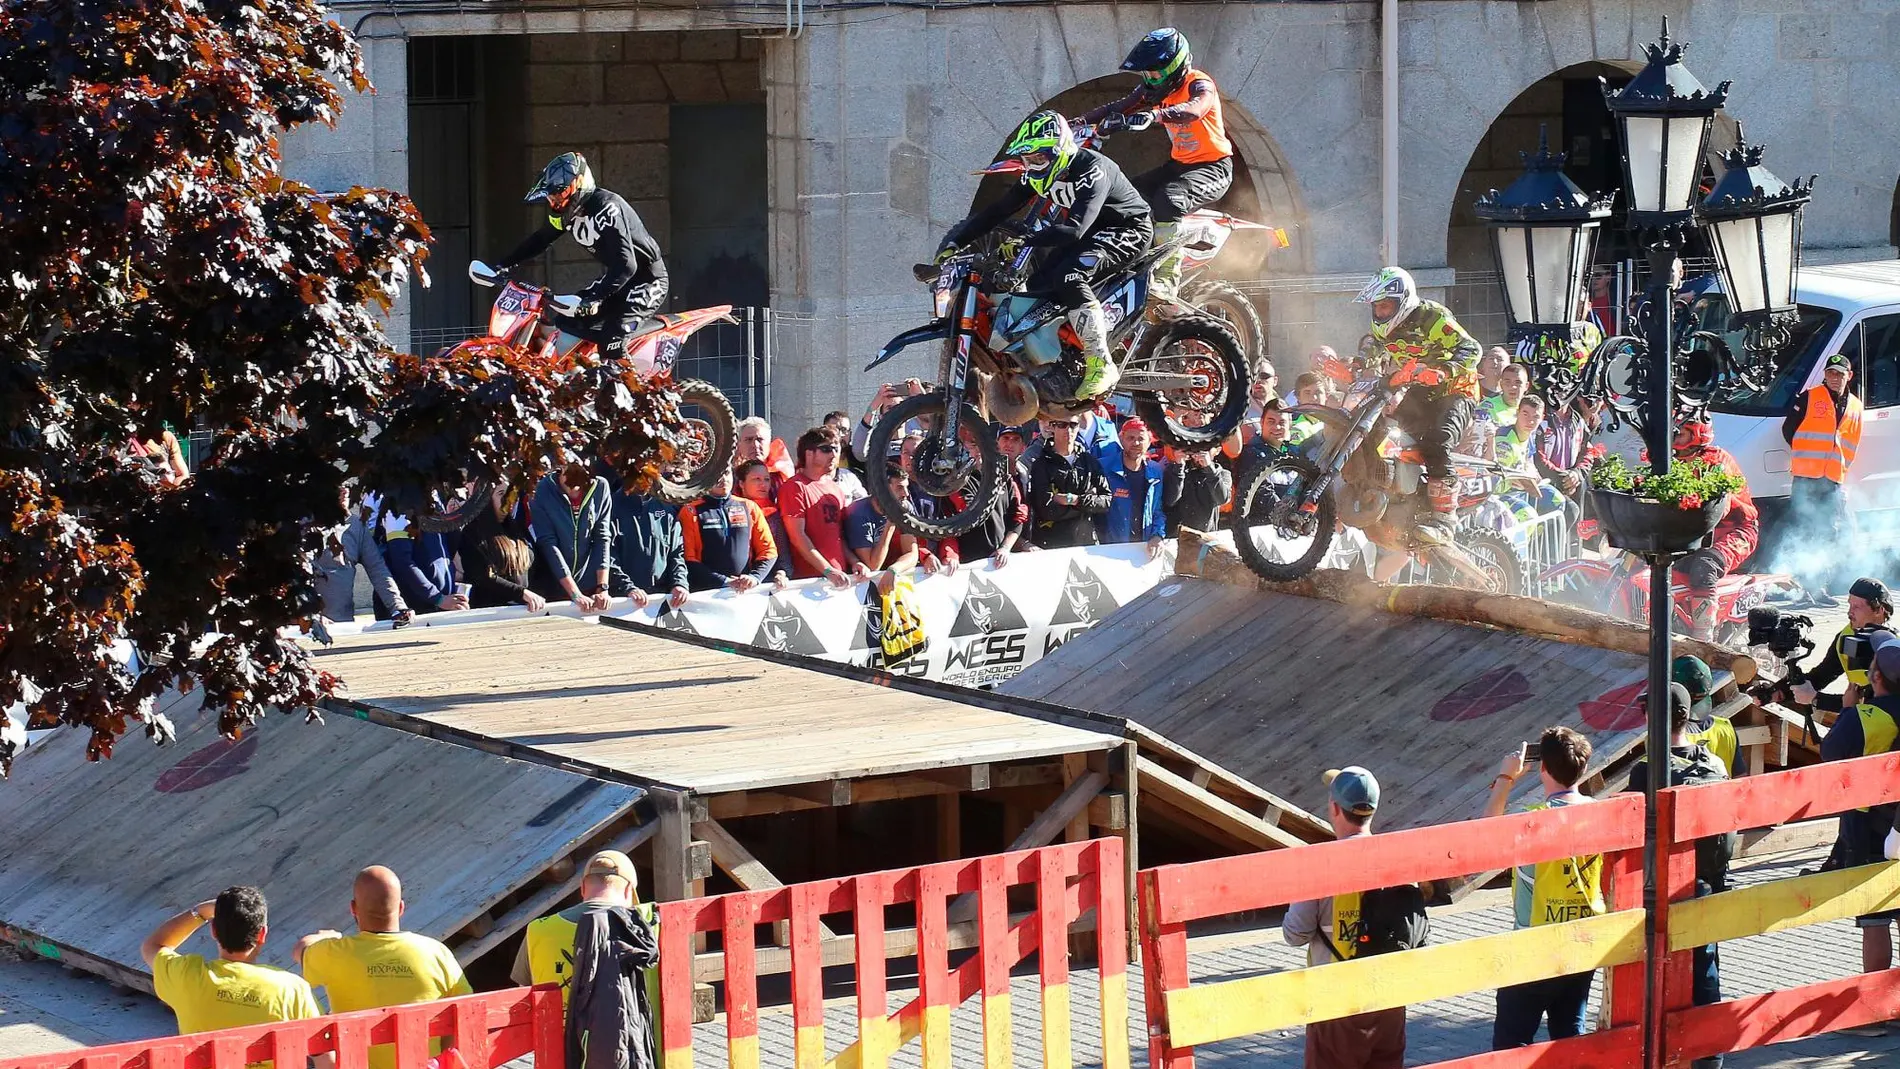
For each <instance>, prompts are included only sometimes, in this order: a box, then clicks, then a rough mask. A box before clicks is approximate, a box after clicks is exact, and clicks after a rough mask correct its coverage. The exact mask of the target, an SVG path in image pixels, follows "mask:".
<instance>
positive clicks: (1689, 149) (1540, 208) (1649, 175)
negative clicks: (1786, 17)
mask: <svg viewBox="0 0 1900 1069" xmlns="http://www.w3.org/2000/svg"><path fill="white" fill-rule="evenodd" d="M1684 49H1685V46H1684V45H1682V44H1681V43H1678V42H1672V41H1671V40H1670V39H1669V20H1668V19H1667V18H1665V19H1664V20H1663V30H1662V38H1661V40H1660V41H1658V42H1657V43H1656V44H1653V45H1648V46H1646V47H1645V49H1644V51H1645V53H1646V55H1647V57H1648V62H1647V63H1646V64H1645V66H1644V67H1643V69H1642V71H1641V72H1640V73H1638V74H1637V75H1636V77H1635V78H1634V79H1633V80H1631V81H1630V83H1629V84H1628V85H1626V86H1624V87H1623V88H1622V89H1621V90H1620V91H1618V92H1615V93H1612V92H1611V91H1610V88H1609V85H1608V83H1607V82H1606V83H1604V85H1603V95H1604V102H1605V103H1606V104H1607V105H1608V107H1609V109H1610V113H1611V114H1612V115H1614V116H1615V118H1616V124H1617V132H1618V133H1619V135H1620V136H1621V141H1622V161H1623V181H1624V189H1623V193H1624V204H1625V207H1626V210H1627V212H1628V215H1627V222H1626V225H1627V227H1628V229H1629V230H1630V231H1631V232H1632V233H1634V234H1635V235H1636V236H1637V237H1638V238H1639V239H1640V240H1642V241H1643V243H1644V244H1646V245H1647V246H1648V249H1649V286H1648V290H1647V293H1646V294H1645V300H1644V311H1643V314H1642V315H1641V316H1639V317H1638V325H1637V326H1636V328H1635V331H1636V332H1639V333H1640V335H1641V336H1639V337H1624V338H1617V339H1612V340H1611V342H1607V343H1605V344H1604V345H1602V346H1600V347H1599V348H1598V350H1597V352H1596V353H1594V354H1592V356H1591V358H1590V361H1589V364H1588V365H1587V367H1586V369H1585V378H1586V380H1594V381H1596V382H1598V383H1599V384H1608V383H1610V382H1611V380H1620V383H1619V384H1620V385H1621V386H1622V387H1623V388H1624V391H1626V393H1625V396H1624V397H1623V398H1621V399H1620V403H1619V405H1618V411H1619V412H1620V413H1621V414H1622V415H1623V416H1625V417H1633V422H1634V423H1635V424H1636V425H1637V426H1638V427H1639V428H1640V429H1641V430H1642V432H1643V436H1644V439H1645V441H1646V442H1647V444H1648V446H1649V457H1650V464H1651V466H1652V470H1653V471H1654V473H1655V474H1656V475H1665V474H1667V473H1668V471H1669V467H1670V461H1671V455H1672V453H1673V451H1674V450H1673V446H1674V437H1675V415H1676V408H1675V406H1676V397H1675V382H1674V380H1675V378H1676V376H1677V375H1678V374H1684V375H1685V376H1686V378H1687V379H1688V380H1689V381H1687V382H1685V390H1684V402H1685V404H1686V405H1687V406H1688V407H1690V408H1698V407H1701V406H1705V405H1707V404H1708V403H1709V402H1710V401H1711V400H1714V399H1716V398H1717V397H1718V396H1720V395H1721V394H1722V393H1723V392H1725V391H1729V390H1734V389H1747V388H1752V387H1753V386H1755V385H1758V384H1759V383H1758V381H1757V380H1758V379H1759V378H1760V374H1761V370H1762V369H1763V368H1767V369H1769V370H1771V371H1772V369H1773V360H1774V357H1775V356H1776V355H1778V354H1777V349H1778V348H1779V346H1778V344H1777V339H1778V338H1781V339H1785V337H1786V326H1785V324H1786V323H1787V322H1788V321H1789V320H1790V319H1791V318H1792V317H1793V315H1794V311H1795V280H1796V276H1797V274H1798V273H1799V271H1800V262H1801V211H1802V207H1803V206H1804V205H1805V204H1806V203H1807V201H1808V197H1809V190H1810V189H1811V188H1812V186H1813V180H1812V179H1809V181H1808V183H1807V184H1806V185H1803V184H1802V183H1800V182H1796V183H1795V184H1794V185H1792V186H1790V185H1788V184H1787V183H1785V182H1782V181H1781V180H1780V179H1778V178H1776V177H1775V176H1774V175H1772V174H1770V173H1769V172H1768V171H1767V170H1766V169H1765V168H1763V167H1762V166H1761V156H1762V150H1761V149H1760V148H1759V147H1751V146H1749V145H1747V144H1745V143H1744V144H1741V145H1738V146H1737V147H1736V148H1735V149H1734V150H1733V151H1731V152H1727V153H1724V154H1723V156H1722V162H1723V164H1724V166H1725V167H1726V168H1727V170H1726V172H1725V173H1724V174H1723V176H1722V178H1721V180H1720V181H1719V182H1718V183H1717V184H1716V185H1715V188H1714V189H1712V190H1711V191H1710V193H1709V195H1708V197H1706V198H1705V199H1703V200H1702V202H1701V203H1700V204H1698V203H1696V200H1695V197H1696V192H1697V185H1698V183H1699V182H1700V181H1701V177H1702V169H1703V165H1704V156H1705V154H1706V151H1707V145H1708V137H1709V128H1710V126H1711V125H1712V124H1713V123H1714V119H1715V114H1716V112H1718V111H1720V110H1721V108H1722V105H1723V104H1724V103H1725V102H1726V100H1727V98H1728V88H1729V83H1728V82H1723V83H1721V84H1720V85H1718V86H1716V87H1715V88H1714V89H1713V90H1710V89H1707V88H1706V87H1704V86H1703V85H1702V83H1701V82H1700V81H1697V80H1696V78H1695V76H1694V75H1692V74H1690V73H1689V71H1688V70H1687V69H1686V68H1685V67H1683V65H1682V54H1683V51H1684ZM1541 140H1542V138H1541V137H1540V142H1541ZM1553 160H1554V161H1555V162H1554V163H1553V162H1552V161H1553ZM1525 164H1526V173H1525V175H1524V177H1522V178H1520V179H1519V180H1518V181H1517V182H1515V183H1513V184H1512V186H1511V188H1510V189H1509V190H1507V191H1505V192H1504V193H1501V194H1500V193H1497V192H1495V191H1493V192H1492V193H1489V194H1487V195H1485V196H1484V197H1481V198H1479V201H1478V204H1477V212H1478V215H1479V217H1480V218H1482V219H1484V220H1485V221H1486V222H1487V223H1488V224H1489V226H1490V227H1491V229H1492V234H1493V240H1494V241H1495V243H1496V249H1495V252H1496V255H1497V260H1498V272H1499V275H1500V281H1501V284H1502V286H1503V288H1504V295H1505V302H1506V305H1507V307H1508V308H1509V310H1510V315H1511V321H1512V327H1513V333H1514V335H1519V336H1523V335H1531V334H1559V335H1561V336H1564V337H1568V335H1569V332H1570V327H1569V323H1568V321H1567V318H1566V319H1565V321H1564V322H1562V323H1561V324H1560V323H1559V322H1557V320H1558V319H1559V318H1560V317H1559V315H1558V312H1559V311H1574V310H1575V308H1576V303H1575V301H1576V295H1577V293H1578V292H1579V290H1580V288H1581V285H1582V275H1583V272H1584V271H1585V270H1587V268H1588V266H1589V253H1588V251H1587V250H1588V249H1589V247H1590V243H1591V242H1593V241H1594V239H1595V234H1596V230H1597V227H1598V223H1597V221H1596V220H1598V219H1600V218H1602V216H1603V215H1607V214H1608V198H1607V197H1606V198H1603V199H1601V200H1596V199H1593V198H1591V197H1590V196H1589V195H1588V194H1585V193H1584V192H1583V191H1582V190H1580V189H1578V188H1577V187H1576V186H1575V185H1573V184H1571V183H1569V182H1568V180H1567V179H1564V178H1563V176H1562V174H1561V172H1559V171H1557V170H1556V168H1557V167H1560V166H1561V164H1562V157H1561V156H1557V157H1553V156H1552V155H1551V154H1550V153H1549V151H1548V150H1547V149H1545V148H1544V147H1543V146H1542V145H1541V144H1540V146H1539V151H1538V154H1537V155H1536V156H1535V157H1532V156H1526V157H1525ZM1599 204H1600V205H1601V215H1599V214H1596V212H1597V211H1598V208H1597V206H1598V205H1599ZM1553 205H1554V207H1553ZM1691 227H1702V228H1706V230H1707V231H1708V234H1709V238H1710V241H1711V243H1712V245H1713V246H1714V248H1715V253H1716V257H1717V260H1718V262H1719V263H1720V266H1721V273H1722V283H1723V287H1724V290H1725V292H1726V294H1727V296H1728V301H1729V306H1730V308H1731V309H1732V311H1733V313H1734V315H1735V316H1736V317H1737V318H1738V319H1739V320H1740V321H1741V322H1742V323H1743V324H1744V325H1745V326H1747V327H1748V328H1749V334H1748V340H1747V341H1746V342H1745V344H1744V347H1745V348H1746V349H1748V350H1749V366H1748V367H1747V368H1738V367H1737V365H1736V361H1735V360H1734V358H1733V356H1732V355H1730V354H1729V353H1728V352H1727V347H1726V346H1725V345H1722V344H1720V342H1719V341H1717V342H1716V344H1715V350H1714V351H1713V352H1710V353H1703V354H1697V353H1694V352H1692V351H1691V350H1690V349H1689V348H1688V346H1687V345H1684V346H1681V347H1679V346H1678V345H1677V341H1676V337H1675V329H1674V324H1673V322H1672V319H1673V317H1674V305H1675V290H1676V288H1677V286H1678V284H1679V282H1680V278H1681V273H1682V260H1681V251H1682V249H1683V246H1684V244H1685V241H1686V238H1687V236H1688V232H1689V230H1690V228H1691ZM1539 228H1544V229H1545V230H1547V231H1548V233H1543V232H1540V229H1539ZM1580 247H1581V248H1582V249H1584V250H1585V251H1584V252H1583V254H1582V255H1583V259H1582V260H1581V261H1580V262H1579V261H1577V260H1575V259H1574V257H1575V256H1576V255H1577V251H1578V249H1579V248H1580ZM1559 298H1560V299H1561V300H1564V301H1568V302H1570V303H1568V304H1564V305H1561V306H1560V305H1557V304H1553V303H1552V301H1553V300H1556V299H1559ZM1710 357H1712V358H1713V364H1711V363H1710V362H1709V358H1710ZM1625 358H1627V360H1628V363H1627V364H1626V365H1620V366H1613V365H1616V364H1617V362H1619V361H1621V360H1623V359H1625ZM1698 361H1700V362H1698ZM1711 367H1713V371H1710V370H1709V369H1710V368H1711ZM1542 384H1543V385H1545V386H1546V387H1548V386H1550V385H1552V384H1551V383H1549V382H1544V383H1542ZM1599 388H1600V387H1599ZM1599 518H1600V519H1604V521H1605V523H1606V525H1607V523H1608V519H1607V517H1602V516H1600V517H1599ZM1612 541H1613V542H1614V541H1615V539H1613V540H1612ZM1669 541H1670V539H1669V538H1667V537H1664V536H1662V535H1657V536H1656V537H1653V538H1650V539H1647V540H1644V539H1625V540H1624V544H1631V545H1632V546H1633V547H1634V545H1635V543H1637V542H1642V543H1643V544H1642V547H1641V550H1640V551H1641V554H1642V556H1644V557H1645V558H1646V559H1647V560H1648V562H1649V565H1650V579H1649V589H1650V596H1649V703H1648V706H1649V707H1648V716H1649V741H1648V754H1649V789H1648V792H1647V798H1648V819H1647V824H1648V831H1647V834H1646V836H1645V840H1644V850H1643V905H1644V907H1645V908H1646V909H1647V910H1648V911H1649V918H1650V921H1649V924H1648V947H1649V966H1650V977H1649V982H1648V984H1647V985H1646V986H1647V992H1648V1006H1647V1014H1648V1016H1647V1018H1646V1020H1647V1021H1648V1022H1649V1023H1651V1024H1653V1023H1654V1022H1655V1021H1656V1020H1657V1019H1658V1016H1659V1015H1660V1014H1661V1012H1662V1007H1661V1006H1660V1005H1659V1004H1658V1002H1657V994H1658V992H1659V991H1660V990H1661V983H1660V981H1661V977H1662V973H1663V970H1664V965H1665V962H1666V959H1667V957H1668V951H1669V948H1668V946H1667V944H1666V943H1665V942H1664V941H1663V940H1662V938H1661V933H1660V932H1659V930H1658V929H1657V926H1656V923H1655V919H1656V903H1657V901H1658V899H1659V897H1660V896H1661V895H1662V894H1663V890H1662V889H1661V888H1660V887H1659V886H1658V883H1657V871H1656V870H1657V864H1656V862H1657V851H1658V849H1659V847H1658V843H1659V834H1658V833H1659V830H1660V829H1659V828H1658V826H1657V802H1656V799H1657V794H1656V792H1657V791H1659V790H1661V789H1663V788H1665V787H1667V786H1669V760H1668V754H1669V734H1670V733H1669V683H1670V680H1671V677H1672V674H1673V673H1672V671H1671V669H1672V667H1673V665H1672V663H1671V661H1672V657H1671V652H1672V651H1671V645H1672V643H1671V636H1670V620H1671V617H1672V615H1673V608H1674V607H1673V605H1672V604H1671V597H1670V591H1671V586H1672V584H1671V583H1670V570H1671V567H1672V566H1673V563H1674V559H1675V557H1676V555H1677V554H1678V553H1680V552H1684V551H1686V550H1687V549H1688V548H1690V547H1691V546H1693V545H1695V544H1699V543H1695V542H1684V544H1682V545H1672V544H1668V543H1669ZM1645 1032H1646V1034H1649V1035H1654V1034H1656V1033H1655V1032H1654V1031H1653V1029H1648V1028H1646V1029H1645ZM1653 1056H1654V1052H1651V1057H1653ZM1645 1064H1649V1062H1648V1061H1646V1063H1645Z"/></svg>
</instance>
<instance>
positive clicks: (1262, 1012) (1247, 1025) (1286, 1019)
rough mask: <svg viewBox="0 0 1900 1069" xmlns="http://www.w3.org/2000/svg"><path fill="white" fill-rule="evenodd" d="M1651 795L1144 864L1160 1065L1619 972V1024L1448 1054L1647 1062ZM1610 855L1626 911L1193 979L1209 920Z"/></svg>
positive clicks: (1494, 1066) (1153, 1061)
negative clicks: (1413, 1008)
mask: <svg viewBox="0 0 1900 1069" xmlns="http://www.w3.org/2000/svg"><path fill="white" fill-rule="evenodd" d="M1642 846H1643V799H1642V798H1641V797H1640V796H1638V795H1627V796H1621V797H1613V798H1607V799H1604V800H1603V801H1600V802H1597V803H1595V804H1592V805H1587V806H1574V807H1567V808H1562V809H1546V810H1539V811H1535V812H1530V813H1521V814H1516V815H1513V816H1505V817H1497V818H1493V819H1488V820H1471V821H1464V822H1461V823H1457V824H1447V825H1442V826H1439V827H1432V828H1417V829H1412V830H1407V831H1399V832H1392V833H1386V834H1377V835H1373V836H1370V837H1364V838H1354V839H1346V840H1341V841H1338V842H1332V843H1323V844H1319V845H1315V846H1308V847H1302V848H1300V849H1297V850H1275V851H1271V852H1266V853H1258V854H1248V855H1244V856H1240V857H1232V858H1222V859H1218V860H1214V861H1201V862H1192V863H1188V864H1181V865H1165V866H1162V867H1160V868H1155V869H1144V870H1142V872H1141V873H1140V874H1139V877H1138V880H1139V891H1140V894H1139V901H1140V924H1141V930H1140V936H1141V955H1142V970H1143V976H1144V978H1145V987H1144V992H1145V998H1146V1003H1147V1010H1148V1034H1149V1037H1150V1041H1149V1064H1150V1065H1151V1066H1152V1067H1153V1069H1192V1067H1193V1065H1194V1048H1195V1047H1197V1046H1199V1045H1201V1044H1205V1043H1215V1042H1219V1041H1221V1040H1226V1039H1235V1038H1239V1037H1241V1036H1247V1035H1254V1034H1258V1033H1261V1032H1267V1031H1274V1030H1278V1029H1284V1028H1292V1027H1295V1026H1300V1025H1306V1024H1310V1023H1313V1022H1315V1021H1327V1020H1333V1019H1336V1018H1340V1017H1347V1016H1352V1015H1355V1014H1361V1013H1370V1012H1373V1011H1377V1010H1385V1009H1392V1008H1396V1007H1400V1006H1408V1005H1412V1004H1415V1003H1420V1002H1428V1001H1431V1000H1434V999H1442V998H1450V997H1453V996H1455V995H1462V994H1466V993H1468V992H1473V991H1481V990H1486V989H1489V988H1495V987H1499V986H1502V985H1507V984H1519V983H1525V982H1528V981H1532V980H1541V979H1545V978H1547V977H1553V976H1564V975H1569V974H1572V973H1579V972H1585V971H1590V970H1595V969H1600V968H1606V967H1609V968H1614V969H1615V970H1616V972H1615V975H1614V979H1613V982H1612V986H1611V996H1610V999H1609V1006H1610V1014H1609V1027H1607V1028H1604V1029H1602V1030H1599V1031H1597V1032H1592V1033H1589V1034H1586V1035H1583V1036H1579V1037H1576V1038H1573V1039H1562V1040H1557V1041H1555V1042H1550V1043H1542V1044H1537V1045H1535V1046H1531V1047H1525V1048H1522V1049H1520V1050H1517V1051H1511V1052H1500V1053H1497V1054H1490V1055H1484V1056H1482V1058H1481V1060H1472V1059H1459V1060H1456V1061H1450V1062H1441V1063H1436V1064H1439V1065H1443V1066H1453V1065H1456V1066H1469V1067H1471V1069H1475V1067H1476V1066H1478V1065H1483V1066H1485V1067H1486V1069H1507V1067H1519V1066H1532V1065H1567V1066H1575V1065H1586V1064H1588V1065H1599V1064H1604V1063H1605V1062H1606V1061H1608V1062H1612V1063H1616V1064H1624V1059H1625V1058H1627V1059H1628V1062H1627V1064H1631V1065H1633V1064H1635V1059H1636V1057H1637V1055H1638V1053H1639V1052H1640V1050H1641V1048H1642V1039H1643V1030H1642V1015H1643V1003H1642V996H1643V975H1642V970H1643V965H1642V962H1643V959H1644V920H1645V916H1646V914H1645V913H1644V911H1643V909H1642V908H1641V904H1642ZM1588 854H1604V855H1607V856H1606V857H1605V859H1604V875H1603V883H1604V890H1605V893H1606V895H1607V896H1608V898H1609V904H1610V907H1611V910H1612V912H1609V913H1607V914H1604V915H1603V916H1599V917H1590V918H1586V919H1582V920H1575V921H1566V922H1563V923H1559V924H1549V925H1544V926H1541V927H1535V928H1525V929H1520V930H1517V931H1512V932H1506V933H1503V934H1500V935H1488V936H1481V937H1477V938H1472V939H1462V940H1458V941H1456V942H1451V943H1427V944H1426V945H1425V946H1423V947H1419V948H1417V949H1415V950H1405V951H1398V952H1395V953H1390V954H1382V955H1379V956H1377V957H1370V958H1361V959H1356V960H1349V961H1341V962H1334V963H1331V964H1326V965H1318V966H1312V967H1309V968H1304V969H1294V970H1288V971H1284V972H1275V973H1269V974H1266V975H1262V976H1250V977H1246V978H1243V979H1236V980H1224V981H1217V982H1212V983H1190V982H1189V980H1188V972H1189V970H1188V940H1187V927H1188V925H1189V924H1190V923H1192V922H1195V921H1201V920H1207V919H1210V918H1215V917H1222V916H1226V915H1229V914H1234V913H1244V912H1250V911H1255V910H1265V909H1272V908H1275V907H1280V906H1286V905H1290V904H1292V903H1294V902H1299V901H1303V900H1307V899H1317V898H1328V897H1331V896H1333V895H1339V894H1345V893H1348V892H1353V891H1364V890H1369V889H1372V888H1379V887H1390V886H1395V885H1399V884H1406V883H1420V882H1424V881H1427V880H1449V879H1453V878H1457V877H1462V876H1468V875H1471V874H1473V873H1482V872H1496V871H1501V870H1504V869H1509V868H1512V867H1515V866H1519V865H1530V864H1534V863H1537V862H1543V861H1555V860H1558V859H1560V858H1569V857H1576V856H1582V855H1588Z"/></svg>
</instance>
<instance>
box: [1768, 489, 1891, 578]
mask: <svg viewBox="0 0 1900 1069" xmlns="http://www.w3.org/2000/svg"><path fill="white" fill-rule="evenodd" d="M1883 484H1884V485H1883ZM1799 503H1800V499H1799V498H1796V499H1793V500H1792V501H1791V502H1790V507H1789V508H1788V509H1787V510H1786V511H1785V513H1784V514H1783V515H1782V516H1781V517H1779V518H1778V519H1777V520H1776V521H1775V522H1774V523H1773V524H1772V525H1769V526H1767V527H1766V528H1765V529H1764V531H1763V538H1762V543H1763V544H1762V552H1760V553H1758V554H1757V555H1756V557H1755V560H1754V561H1753V562H1752V563H1751V565H1750V570H1751V571H1757V572H1785V573H1787V574H1790V575H1793V576H1794V577H1795V578H1797V579H1799V580H1800V581H1801V583H1802V585H1803V586H1805V587H1807V588H1809V590H1810V591H1812V590H1813V589H1815V588H1816V587H1817V586H1824V587H1825V588H1826V589H1827V591H1828V592H1829V593H1831V594H1834V595H1837V596H1838V595H1842V594H1845V593H1846V592H1847V586H1848V584H1850V583H1852V582H1853V581H1854V580H1855V579H1856V578H1858V577H1860V576H1863V575H1870V576H1875V577H1878V578H1881V579H1885V580H1887V581H1888V582H1893V581H1894V580H1896V579H1900V487H1896V486H1894V485H1892V483H1891V482H1889V481H1886V480H1882V481H1879V482H1875V481H1871V480H1869V481H1866V482H1862V483H1861V484H1860V485H1858V486H1855V487H1851V488H1850V490H1849V495H1848V499H1847V511H1848V519H1847V523H1846V525H1845V530H1844V531H1842V532H1840V533H1838V534H1837V533H1836V532H1835V531H1834V530H1833V528H1832V526H1831V525H1830V523H1829V522H1828V518H1827V517H1826V516H1825V515H1824V514H1822V513H1820V512H1819V511H1818V510H1814V509H1809V510H1807V511H1806V512H1802V511H1798V510H1797V508H1796V507H1795V506H1796V505H1798V504H1799Z"/></svg>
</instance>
